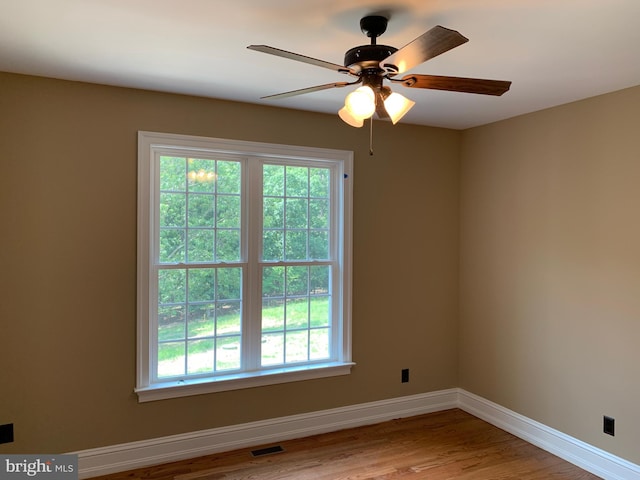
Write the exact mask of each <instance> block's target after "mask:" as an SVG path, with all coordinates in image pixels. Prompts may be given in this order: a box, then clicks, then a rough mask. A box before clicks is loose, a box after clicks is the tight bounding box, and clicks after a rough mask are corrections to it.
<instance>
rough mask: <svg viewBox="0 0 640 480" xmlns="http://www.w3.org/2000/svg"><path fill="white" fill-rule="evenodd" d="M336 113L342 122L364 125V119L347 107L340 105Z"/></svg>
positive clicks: (353, 125) (357, 126)
mask: <svg viewBox="0 0 640 480" xmlns="http://www.w3.org/2000/svg"><path fill="white" fill-rule="evenodd" d="M338 115H339V116H340V118H341V119H342V121H343V122H345V123H347V124H349V125H351V126H352V127H356V128H360V127H361V126H362V125H364V120H363V119H362V118H358V117H355V116H354V115H353V114H352V113H351V112H350V111H349V109H348V108H347V107H342V108H341V109H340V110H339V111H338Z"/></svg>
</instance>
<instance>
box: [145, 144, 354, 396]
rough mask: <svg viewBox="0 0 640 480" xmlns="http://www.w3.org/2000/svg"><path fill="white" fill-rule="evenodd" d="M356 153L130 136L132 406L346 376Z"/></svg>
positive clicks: (349, 342) (349, 340)
mask: <svg viewBox="0 0 640 480" xmlns="http://www.w3.org/2000/svg"><path fill="white" fill-rule="evenodd" d="M352 182H353V178H352V153H351V152H346V151H339V150H328V149H318V148H304V147H291V146H284V145H272V144H264V143H253V142H240V141H231V140H220V139H210V138H202V137H189V136H184V135H169V134H159V133H150V132H140V133H139V137H138V378H137V387H136V392H137V393H138V396H139V399H140V401H151V400H158V399H162V398H171V397H177V396H185V395H194V394H199V393H209V392H215V391H222V390H231V389H238V388H246V387H252V386H259V385H268V384H274V383H282V382H290V381H297V380H304V379H310V378H319V377H326V376H334V375H344V374H348V373H349V372H350V369H351V366H352V365H353V363H352V362H351V312H350V309H351V302H350V300H351V260H350V254H351V191H352V188H351V185H352Z"/></svg>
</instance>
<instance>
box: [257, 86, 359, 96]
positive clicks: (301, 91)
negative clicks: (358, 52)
mask: <svg viewBox="0 0 640 480" xmlns="http://www.w3.org/2000/svg"><path fill="white" fill-rule="evenodd" d="M356 83H360V82H352V83H349V82H335V83H325V84H324V85H316V86H315V87H307V88H301V89H299V90H291V91H290V92H283V93H276V94H275V95H267V96H266V97H260V98H261V99H263V100H264V99H270V100H272V99H275V98H288V97H294V96H296V95H303V94H305V93H313V92H319V91H320V90H328V89H329V88H341V87H346V86H347V85H355V84H356Z"/></svg>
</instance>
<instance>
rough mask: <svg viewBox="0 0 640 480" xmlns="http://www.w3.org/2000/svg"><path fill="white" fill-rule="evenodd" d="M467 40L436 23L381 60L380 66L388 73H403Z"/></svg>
mask: <svg viewBox="0 0 640 480" xmlns="http://www.w3.org/2000/svg"><path fill="white" fill-rule="evenodd" d="M468 41H469V39H468V38H466V37H465V36H463V35H461V34H460V33H459V32H457V31H455V30H450V29H448V28H444V27H441V26H440V25H438V26H435V27H433V28H432V29H431V30H427V31H426V32H425V33H423V34H422V35H420V36H419V37H418V38H416V39H415V40H413V41H412V42H411V43H409V44H407V45H405V46H404V47H402V48H401V49H400V50H398V51H397V52H395V53H393V54H391V55H389V56H388V57H387V58H385V59H384V60H382V61H381V62H380V68H382V69H383V70H385V71H386V72H387V73H388V74H389V75H397V74H399V73H404V72H406V71H407V70H410V69H412V68H413V67H415V66H416V65H420V64H421V63H423V62H426V61H427V60H429V59H431V58H433V57H436V56H438V55H440V54H441V53H444V52H447V51H449V50H451V49H452V48H455V47H457V46H459V45H462V44H463V43H466V42H468Z"/></svg>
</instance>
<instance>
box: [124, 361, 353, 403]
mask: <svg viewBox="0 0 640 480" xmlns="http://www.w3.org/2000/svg"><path fill="white" fill-rule="evenodd" d="M354 365H355V363H353V362H346V363H323V364H317V365H304V366H301V367H286V368H280V369H274V370H269V371H264V372H251V373H239V374H233V375H226V376H221V377H215V378H197V379H187V380H180V381H173V382H165V383H156V384H154V385H150V386H147V387H141V388H136V389H135V392H136V393H137V394H138V402H139V403H143V402H153V401H155V400H165V399H168V398H178V397H187V396H190V395H201V394H205V393H215V392H224V391H228V390H239V389H242V388H251V387H261V386H265V385H275V384H278V383H287V382H298V381H301V380H312V379H315V378H325V377H335V376H339V375H348V374H350V373H351V367H353V366H354Z"/></svg>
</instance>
